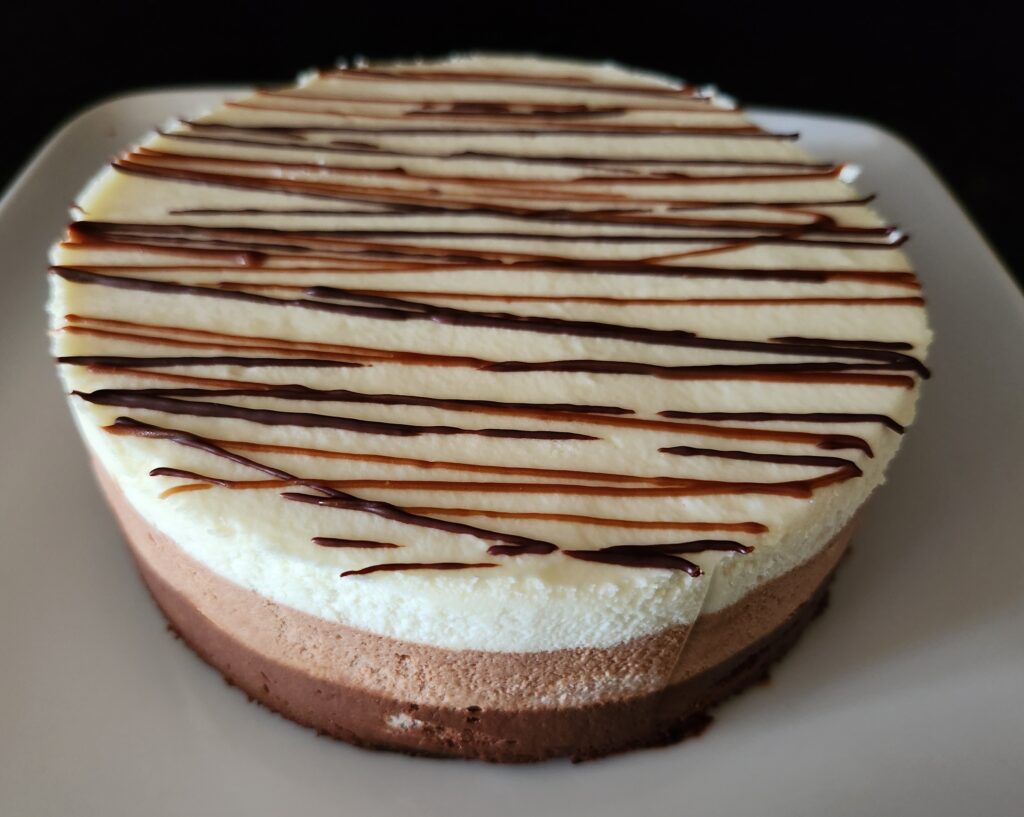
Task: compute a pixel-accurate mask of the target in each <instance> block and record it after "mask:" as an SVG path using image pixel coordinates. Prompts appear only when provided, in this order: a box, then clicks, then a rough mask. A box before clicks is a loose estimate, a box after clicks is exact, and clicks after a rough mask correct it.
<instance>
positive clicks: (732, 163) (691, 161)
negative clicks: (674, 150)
mask: <svg viewBox="0 0 1024 817" xmlns="http://www.w3.org/2000/svg"><path fill="white" fill-rule="evenodd" d="M211 127H215V126H211ZM159 133H160V136H161V137H162V138H164V139H179V140H187V141H192V142H206V143H210V144H222V145H239V146H243V147H256V148H280V149H282V150H293V151H311V152H317V153H336V154H339V155H343V156H353V157H360V158H366V157H368V156H371V157H375V158H377V157H379V158H397V159H425V160H428V161H438V162H445V161H460V160H473V161H497V162H514V163H522V164H534V165H538V164H539V165H553V166H556V167H565V166H569V167H579V166H583V167H590V166H593V167H608V166H612V167H620V166H621V167H625V168H629V167H634V166H637V165H639V166H642V167H643V166H650V167H701V166H705V165H714V166H722V167H779V168H809V169H814V170H823V169H825V168H830V167H834V163H832V162H814V161H807V162H804V161H778V160H773V159H723V158H717V159H716V158H710V157H706V158H685V159H657V158H644V157H636V156H598V155H587V156H570V155H562V156H550V155H530V154H525V153H497V152H487V151H481V150H460V151H455V152H452V153H429V152H425V151H415V150H411V149H403V150H398V149H396V148H391V147H389V148H381V147H375V146H374V145H373V143H371V142H363V143H349V144H348V146H345V145H339V144H326V143H318V144H315V145H311V144H307V143H305V142H301V141H286V140H284V139H277V140H267V139H255V138H245V139H242V138H233V137H230V136H217V135H212V134H211V133H210V132H209V131H208V130H207V131H205V132H202V133H191V132H189V131H160V132H159ZM869 200H870V197H861V198H857V199H849V200H847V201H841V202H833V203H834V204H840V205H841V204H847V203H850V204H866V203H867V202H868V201H869Z"/></svg>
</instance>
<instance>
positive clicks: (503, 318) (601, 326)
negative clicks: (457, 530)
mask: <svg viewBox="0 0 1024 817" xmlns="http://www.w3.org/2000/svg"><path fill="white" fill-rule="evenodd" d="M53 272H55V273H56V274H57V275H59V276H60V277H62V278H64V279H66V280H68V281H72V282H73V283H80V284H99V285H101V286H109V287H115V288H119V289H135V290H141V291H144V292H155V293H180V294H182V295H198V296H202V297H207V298H221V299H225V300H237V301H245V302H248V303H256V304H262V305H268V306H291V307H299V308H302V309H312V310H317V311H323V312H333V313H336V314H340V315H351V316H353V317H360V318H373V319H378V320H389V321H407V320H428V321H433V322H435V323H442V324H449V325H453V326H470V327H484V328H491V329H515V330H519V331H526V332H540V333H544V334H553V335H574V336H578V337H594V338H608V339H612V340H622V341H629V342H632V343H641V344H652V345H660V346H678V347H687V348H701V349H715V350H723V351H742V352H761V353H766V354H774V355H791V356H801V357H832V358H835V357H839V358H848V359H853V360H863V361H880V362H878V363H875V364H870V365H861V364H858V366H857V368H870V369H879V370H883V369H884V370H892V371H912V372H915V373H916V374H918V375H920V376H922V377H928V376H929V372H928V369H927V368H926V367H925V366H924V364H923V363H921V361H919V360H917V359H916V358H914V357H911V356H910V355H906V354H903V353H901V352H894V351H889V350H882V349H859V348H847V347H823V346H822V345H820V344H799V343H783V342H768V341H753V340H727V339H722V338H705V337H699V336H697V335H694V334H693V333H692V332H687V331H684V330H665V329H647V328H645V327H634V326H621V325H618V324H608V323H599V322H597V321H572V320H566V319H561V318H547V317H541V316H529V315H513V314H509V313H502V312H474V311H471V310H466V309H456V308H454V307H442V306H436V305H434V304H428V303H423V302H419V301H407V300H402V299H399V298H385V297H383V296H379V295H362V294H359V292H358V291H354V290H344V289H338V288H336V287H310V288H309V289H307V290H306V292H307V294H308V295H309V296H310V298H312V299H314V300H309V299H305V298H303V299H282V298H271V297H269V296H267V295H257V294H255V293H251V292H239V291H237V290H224V289H214V288H211V287H201V286H190V285H186V284H177V283H170V282H165V281H151V280H146V279H142V278H129V277H126V276H116V275H100V274H99V273H93V272H85V271H84V270H79V269H73V268H69V267H54V268H53ZM320 299H331V300H332V301H337V300H343V301H353V302H355V303H357V304H372V306H362V305H358V306H357V305H350V304H339V303H325V302H324V301H323V300H320ZM500 365H503V366H504V365H514V364H500ZM769 365H770V364H769ZM798 365H799V364H798ZM836 365H839V364H836ZM673 368H679V367H673ZM488 369H489V370H491V371H513V370H512V369H509V368H491V367H488ZM548 371H550V369H549V370H548ZM609 371H610V370H609ZM833 371H835V370H833Z"/></svg>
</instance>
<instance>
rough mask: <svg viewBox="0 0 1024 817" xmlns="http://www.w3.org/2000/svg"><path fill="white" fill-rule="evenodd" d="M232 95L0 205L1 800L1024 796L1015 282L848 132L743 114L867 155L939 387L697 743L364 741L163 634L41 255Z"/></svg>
mask: <svg viewBox="0 0 1024 817" xmlns="http://www.w3.org/2000/svg"><path fill="white" fill-rule="evenodd" d="M229 92H230V89H227V90H226V89H215V90H195V89H191V90H183V91H160V92H151V93H141V94H134V95H131V96H125V97H121V98H119V99H114V100H112V101H109V102H105V103H102V104H100V105H98V106H96V107H94V108H92V109H90V110H88V111H86V112H85V113H83V114H81V115H80V116H78V117H77V118H75V119H74V120H73V121H71V122H70V123H68V124H67V125H66V126H65V127H64V128H63V129H61V130H60V131H59V132H58V133H57V134H56V135H55V136H54V137H53V139H52V140H51V141H50V142H49V143H48V144H47V145H46V146H45V147H44V148H43V149H42V151H41V152H40V153H39V154H38V155H37V156H36V157H35V159H34V160H33V161H32V162H31V163H30V164H29V166H28V167H27V168H26V169H25V171H24V173H23V174H22V175H21V177H20V178H19V179H18V181H17V182H16V183H15V184H14V186H13V187H12V188H11V190H10V191H9V192H8V194H7V196H6V198H5V199H4V200H3V202H2V204H0V263H2V265H3V267H2V269H3V276H4V283H5V288H4V291H3V298H2V302H0V338H2V341H0V342H2V345H0V389H2V390H0V433H2V435H3V442H2V447H0V457H2V463H3V465H2V468H0V508H2V515H0V522H2V529H0V530H2V536H3V538H2V541H0V814H3V815H4V817H22V815H31V817H42V816H43V815H92V814H96V815H103V816H104V817H114V815H128V814H131V815H142V814H145V815H148V817H159V816H160V815H183V814H199V815H207V814H216V815H222V816H223V817H227V816H228V815H246V816H247V817H255V815H262V814H277V815H282V814H295V815H300V814H337V813H342V814H352V815H360V816H361V817H373V815H388V817H394V815H402V814H409V813H413V814H417V815H445V816H446V817H451V815H464V814H465V815H469V814H484V815H495V816H496V817H497V816H499V815H506V814H507V815H516V817H521V816H522V815H524V814H526V815H544V816H545V817H546V815H553V814H563V815H576V814H579V815H587V817H602V816H603V815H615V817H622V815H623V814H625V815H628V817H632V815H641V814H642V815H673V817H678V815H681V814H685V815H688V816H690V815H692V816H693V817H697V815H711V814H720V815H728V817H736V815H739V814H747V813H756V814H758V815H759V816H760V817H774V816H775V815H785V817H795V815H803V814H807V815H815V817H823V816H824V815H828V816H829V817H840V815H847V814H849V815H853V814H857V815H864V814H885V815H897V814H898V815H901V817H912V815H927V817H942V815H956V817H963V815H967V814H985V815H1011V814H1015V815H1020V814H1021V813H1022V811H1021V809H1022V808H1024V805H1022V803H1024V702H1022V698H1021V693H1022V691H1024V522H1022V518H1024V517H1022V508H1021V505H1022V503H1024V299H1022V298H1021V295H1020V293H1019V292H1018V291H1017V290H1016V288H1015V287H1014V285H1013V282H1012V281H1011V279H1010V278H1009V276H1008V275H1007V273H1006V271H1005V270H1004V269H1003V268H1002V267H1001V266H1000V264H999V262H998V261H997V259H996V258H995V257H994V256H993V254H992V252H991V250H990V249H989V248H988V247H987V246H986V244H985V243H984V241H983V239H982V238H981V237H980V236H979V234H978V232H977V231H976V230H975V229H974V227H973V226H972V225H971V223H970V221H969V220H968V219H967V217H966V216H965V215H964V213H963V211H962V210H961V209H960V208H959V207H958V206H957V204H956V203H955V202H954V200H953V199H952V198H951V196H950V194H949V193H948V192H947V191H946V189H945V188H944V187H943V186H942V184H941V182H940V181H939V180H938V179H937V178H936V177H935V175H934V174H933V173H932V172H931V171H930V170H929V168H928V167H927V166H926V165H925V164H924V163H923V162H922V161H921V159H920V158H918V157H917V156H916V155H915V154H914V152H913V151H912V150H911V149H910V148H909V147H908V146H907V145H905V144H904V143H903V142H901V141H900V140H899V139H897V138H895V137H893V136H892V135H891V134H888V133H886V132H884V131H882V130H879V129H878V128H876V127H874V126H872V125H869V124H865V123H863V122H857V121H853V120H847V119H837V118H832V117H822V116H811V115H806V114H795V113H781V112H761V113H758V114H757V118H758V120H759V121H761V122H763V123H764V124H766V125H767V126H769V127H772V128H774V129H777V130H786V131H789V130H798V131H800V132H802V133H803V134H804V137H805V143H806V145H807V146H808V147H809V148H810V149H811V150H812V151H814V152H815V153H817V154H818V155H819V156H821V157H822V158H824V159H842V160H849V161H853V162H856V163H857V164H859V165H860V166H861V167H862V168H863V169H864V175H863V177H862V179H861V182H860V187H861V189H863V190H865V191H871V190H874V191H878V192H879V194H880V198H879V201H878V206H879V208H880V209H881V210H882V211H883V212H884V213H885V214H886V215H887V216H888V217H889V218H890V219H892V220H893V221H895V222H897V223H899V224H901V225H902V226H903V227H905V228H906V229H907V230H908V231H909V232H910V234H911V235H912V237H913V240H912V241H911V243H910V244H909V252H910V254H911V256H912V257H913V260H914V262H915V264H916V266H917V268H918V270H919V271H920V275H921V277H922V279H923V280H924V282H925V286H926V290H927V292H926V294H927V297H928V302H929V307H930V310H931V317H932V321H933V322H934V326H935V329H936V333H937V338H938V339H937V341H936V343H935V346H934V352H933V356H932V358H931V360H930V361H929V363H930V364H931V365H932V366H933V368H934V372H935V377H934V379H933V380H932V381H930V382H929V383H928V385H927V386H926V387H925V395H924V400H923V404H922V407H921V415H920V419H919V421H918V423H917V425H915V427H914V428H913V429H912V430H911V432H910V433H909V434H908V438H907V441H906V446H905V449H904V450H903V452H902V453H901V455H900V456H899V457H898V458H897V462H896V463H895V467H894V468H893V469H892V472H891V475H890V480H889V484H888V485H887V486H886V487H885V488H884V489H883V490H882V491H881V492H880V493H879V496H878V497H877V498H876V499H875V500H874V501H873V502H872V503H871V506H870V509H869V511H868V513H867V518H866V521H865V524H864V526H863V528H862V530H861V533H860V535H859V537H858V541H857V545H856V547H855V550H854V552H853V556H852V558H851V559H850V560H849V561H848V563H847V565H846V566H845V568H844V569H843V571H842V573H841V575H840V578H839V581H838V583H837V584H836V587H835V591H834V593H833V601H832V607H831V609H830V610H829V612H828V613H827V615H825V616H824V618H822V619H821V621H820V622H818V623H817V624H815V625H814V626H813V627H812V628H811V630H810V631H809V632H808V634H807V635H806V637H805V638H804V640H803V641H802V642H801V644H800V645H799V647H798V648H797V649H796V650H795V652H794V653H793V655H792V656H791V657H790V658H789V659H788V660H786V661H785V662H783V663H782V664H781V665H780V666H779V667H778V668H777V669H776V671H775V673H774V676H773V681H772V683H771V684H770V685H768V686H766V687H761V688H758V689H754V690H752V691H750V692H748V693H747V694H745V695H743V696H741V697H740V698H739V699H737V700H736V701H734V702H732V703H730V704H728V705H727V706H726V707H724V709H722V710H721V711H720V713H719V716H718V718H717V723H716V724H715V725H714V726H713V728H712V729H711V730H710V731H709V732H708V733H707V734H705V735H704V736H703V737H701V738H699V739H696V740H691V741H687V742H685V743H683V744H681V745H679V746H675V747H671V748H667V749H657V750H650V751H643V752H636V753H633V754H629V755H625V756H621V757H614V758H609V759H606V760H603V761H598V762H593V763H587V764H583V765H580V766H570V765H569V764H567V763H563V762H553V763H547V764H543V765H540V766H534V767H494V766H488V765H484V764H479V763H464V762H456V761H435V760H427V759H417V758H408V757H402V756H398V755H390V754H381V753H374V752H367V751H363V750H359V749H354V748H352V747H350V746H348V745H345V744H342V743H336V742H333V741H330V740H326V739H320V738H317V737H315V736H314V734H313V733H312V732H311V731H308V730H306V729H302V728H300V727H298V726H294V725H293V724H291V723H289V722H287V721H285V720H284V719H282V718H280V717H278V716H276V715H273V714H270V713H269V712H267V711H266V710H264V709H261V708H258V707H256V706H254V705H252V704H250V703H249V702H247V701H246V699H245V697H244V696H243V695H242V694H241V693H239V692H238V691H237V690H234V689H230V688H228V687H227V686H225V684H224V683H223V682H222V681H221V679H220V677H219V676H218V675H217V674H216V673H215V672H214V671H213V670H211V669H209V668H208V667H206V666H205V665H204V664H202V663H201V662H200V661H199V660H198V659H197V658H196V657H195V656H193V655H192V654H191V653H190V652H189V651H188V650H187V649H186V648H185V647H184V646H182V645H181V644H180V643H179V642H177V641H175V640H174V639H172V638H171V637H170V636H169V635H168V634H167V633H165V632H164V624H163V621H162V620H161V618H160V616H159V615H158V613H157V611H156V609H155V607H154V606H153V604H152V603H151V602H150V601H149V599H148V598H147V596H146V593H145V591H144V590H143V587H142V584H141V582H140V581H139V580H138V579H137V577H136V576H135V572H134V569H133V567H132V565H131V562H130V560H129V557H128V554H127V551H126V549H125V547H124V546H123V545H122V543H121V541H120V539H121V537H120V535H119V533H118V531H117V529H116V527H115V525H114V520H113V518H112V517H111V515H110V514H109V513H108V511H107V509H106V507H105V506H104V504H103V501H102V500H101V499H100V496H99V492H98V491H97V489H96V487H95V486H94V484H93V480H92V476H91V474H90V473H89V471H88V467H87V462H86V456H85V453H84V451H83V449H82V446H81V444H80V443H79V441H78V439H77V437H76V434H75V431H74V429H73V427H72V423H71V420H70V417H69V416H68V412H67V409H66V408H65V406H64V401H63V398H62V396H61V394H60V391H59V388H58V385H57V379H56V377H55V375H54V372H53V364H52V362H51V361H50V359H49V355H48V352H47V338H46V325H45V317H44V314H43V303H44V299H45V291H46V274H45V270H46V251H47V248H48V246H49V244H50V243H51V242H52V241H53V240H54V239H55V238H57V237H58V236H59V235H60V234H61V232H62V230H63V227H64V224H65V222H66V221H67V207H68V205H69V204H70V202H71V201H72V199H73V197H74V196H75V194H76V193H77V191H78V190H79V189H80V188H81V187H82V185H83V184H84V183H85V182H86V180H87V179H88V178H89V177H90V176H92V175H93V173H95V172H96V170H97V169H98V168H99V167H100V166H101V165H102V163H103V162H104V161H106V160H108V159H109V158H110V157H111V156H112V155H113V154H114V153H115V152H116V151H118V150H119V149H122V148H124V147H126V146H127V145H129V144H130V143H132V141H133V140H135V139H137V138H138V137H140V136H141V135H142V134H143V133H144V132H145V131H147V130H148V129H150V128H152V127H153V126H154V125H155V124H157V123H160V122H161V121H163V120H165V119H166V118H168V117H171V116H174V115H186V114H189V113H194V112H196V111H197V110H200V109H203V108H205V107H208V106H210V105H212V104H214V103H216V102H217V101H219V100H220V99H222V98H223V97H224V96H225V95H226V94H228V93H229ZM755 113H757V112H755ZM979 149H982V147H981V146H980V145H979Z"/></svg>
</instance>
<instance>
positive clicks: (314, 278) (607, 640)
mask: <svg viewBox="0 0 1024 817" xmlns="http://www.w3.org/2000/svg"><path fill="white" fill-rule="evenodd" d="M833 158H835V157H833ZM853 175H854V174H853V169H852V168H850V167H847V166H845V165H842V164H836V163H833V162H831V161H828V162H825V161H821V160H819V159H815V158H812V157H810V156H808V155H807V154H806V153H805V152H804V151H803V150H802V149H801V148H800V147H799V146H798V144H797V137H796V134H791V133H772V132H768V131H766V130H764V129H762V128H761V127H759V126H758V125H756V124H754V123H753V122H751V121H750V120H749V119H747V118H746V117H745V116H744V114H743V113H742V112H741V111H740V110H739V109H738V108H737V107H736V106H735V105H734V104H733V103H732V102H731V101H729V100H728V99H726V98H724V97H722V96H720V95H718V94H717V93H715V92H714V91H713V90H712V89H709V88H700V87H694V86H691V85H687V84H684V83H678V82H674V81H671V80H667V79H665V78H663V77H659V76H653V75H650V74H645V73H640V72H634V71H627V70H624V69H622V68H619V67H616V66H612V65H596V64H584V63H577V62H569V61H562V60H549V59H539V58H533V57H530V58H526V57H521V58H511V57H496V56H479V55H473V56H465V57H456V58H451V59H447V60H442V61H436V62H405V63H394V64H380V65H378V64H358V65H355V66H352V67H339V68H335V69H329V70H321V71H317V72H315V73H310V74H308V75H306V76H303V77H302V78H301V79H300V81H299V82H298V84H297V85H295V86H294V87H290V88H286V89H274V90H259V91H256V92H254V93H251V94H249V95H247V96H244V97H242V98H240V99H237V100H234V101H230V102H227V103H225V104H224V105H223V106H221V107H220V108H218V109H217V110H214V111H212V112H210V113H207V114H205V115H203V116H199V117H197V118H195V119H190V120H183V121H176V122H173V123H170V124H168V125H166V126H165V127H164V129H162V130H160V131H159V132H157V133H155V134H153V135H151V136H150V137H149V138H147V139H146V140H145V142H144V143H143V144H142V145H140V146H139V147H136V148H134V149H132V150H130V151H129V152H127V153H125V154H123V155H121V156H120V157H118V158H117V159H116V160H115V161H113V162H112V164H111V166H110V167H108V168H106V169H105V170H104V171H103V172H102V173H101V174H100V175H99V176H97V177H96V179H95V180H94V181H93V182H92V183H91V184H90V185H89V186H88V187H87V188H86V189H85V190H84V191H83V192H82V194H81V195H80V197H79V198H78V200H77V202H76V204H75V212H74V218H75V219H76V220H75V221H74V222H73V223H72V224H71V225H70V227H69V228H68V232H67V235H66V237H65V239H64V240H63V241H62V242H61V243H60V244H58V245H57V246H56V247H55V248H54V250H53V253H52V262H53V267H52V270H51V276H50V281H51V296H50V305H49V308H50V315H51V319H52V328H53V338H54V340H53V344H54V354H55V356H56V358H57V360H58V363H59V370H60V373H61V377H62V379H63V382H64V384H65V385H66V387H67V390H68V393H69V399H70V403H71V407H72V411H73V414H74V417H75V420H76V422H77V423H78V426H79V428H80V430H81V433H82V436H83V438H84V440H85V443H86V446H87V447H88V450H89V452H90V453H91V455H92V458H93V462H94V465H95V469H96V472H97V475H98V477H99V479H100V482H101V484H102V485H103V487H104V490H105V492H106V495H107V497H108V499H109V501H110V504H111V506H112V507H113V509H114V511H115V513H116V514H117V517H118V519H119V520H120V522H121V525H122V527H123V529H124V532H125V534H126V537H127V539H128V542H129V544H130V546H131V550H132V553H133V555H134V558H135V560H136V562H137V564H138V566H139V570H140V572H141V574H142V577H143V579H144V580H145V582H146V584H147V586H148V587H149V589H150V591H151V592H152V595H153V597H154V598H155V600H156V602H157V604H158V605H159V606H160V608H161V610H162V611H163V612H164V614H165V615H166V617H167V619H168V621H169V622H170V624H171V626H172V627H173V628H174V630H175V631H176V632H177V633H178V634H180V636H181V637H182V638H183V639H184V640H185V641H186V642H187V643H188V644H189V645H190V646H191V647H192V648H193V649H194V650H195V651H196V652H197V653H198V654H199V655H200V656H201V657H202V658H203V659H205V660H206V661H207V662H209V663H210V664H212V665H213V666H214V667H216V668H217V669H218V670H219V671H220V672H222V673H223V674H224V676H225V677H226V678H227V679H228V680H229V681H231V682H232V683H233V684H236V685H237V686H239V687H241V688H242V689H243V690H244V691H245V692H246V693H248V694H249V695H250V696H251V697H252V698H255V699H256V700H258V701H260V702H262V703H264V704H266V705H267V706H268V707H270V708H271V709H274V710H276V711H278V712H280V713H282V714H283V715H285V716H286V717H288V718H291V719H293V720H295V721H297V722H299V723H302V724H306V725H308V726H311V727H314V728H315V729H317V730H318V731H320V732H323V733H326V734H329V735H332V736H335V737H338V738H341V739H343V740H347V741H350V742H352V743H356V744H359V745H365V746H372V747H379V748H387V749H393V750H399V751H405V752H413V753H421V754H430V755H445V756H460V757H470V758H482V759H485V760H491V761H505V762H518V761H533V760H541V759H544V758H549V757H557V756H569V757H573V758H577V759H579V758H590V757H598V756H601V755H605V754H608V753H611V752H617V751H621V750H625V749H630V748H634V747H640V746H647V745H653V744H658V743H664V742H667V741H671V740H675V739H678V738H680V737H685V736H686V735H687V734H691V733H693V732H696V731H698V730H700V729H701V728H703V726H704V725H705V724H706V722H707V720H708V716H707V711H708V710H709V708H711V707H713V706H714V705H715V704H716V703H718V702H719V701H721V700H723V699H724V698H726V697H728V696H730V695H732V694H733V693H735V692H737V691H739V690H741V689H742V688H744V687H745V686H748V685H749V684H751V683H753V682H755V681H757V680H759V679H761V678H762V677H764V675H765V673H766V671H767V668H768V667H769V665H770V664H771V663H772V662H773V661H774V660H775V659H777V658H778V657H779V656H780V655H782V654H783V653H784V652H785V651H786V650H787V648H788V647H789V646H790V645H791V644H792V643H793V642H794V640H795V639H796V638H797V637H798V636H799V634H800V633H801V632H802V630H803V629H804V627H805V626H806V625H807V624H808V622H809V621H810V620H811V619H812V618H813V617H814V616H815V614H816V613H818V612H819V611H820V609H821V608H822V606H823V604H824V602H825V600H826V594H827V590H828V585H829V582H830V580H831V578H832V576H833V574H834V572H835V569H836V566H837V564H838V563H839V562H840V560H841V558H842V556H843V554H844V552H845V550H846V548H847V545H848V542H849V540H850V536H851V532H852V530H853V527H854V524H855V519H856V516H857V512H858V510H859V509H860V508H861V506H862V505H863V504H864V502H865V500H866V499H867V498H868V496H869V495H870V494H871V492H872V491H873V490H874V489H875V488H876V487H877V486H878V485H879V484H880V483H881V482H882V481H883V478H884V473H885V469H886V466H887V464H888V463H889V461H890V460H891V458H892V457H893V455H894V454H895V452H896V450H897V448H898V446H899V443H900V439H901V435H902V434H903V432H904V430H905V427H906V426H907V425H908V423H910V421H911V420H912V418H913V414H914V406H915V401H916V398H917V395H918V389H919V384H920V381H921V380H922V379H923V378H925V377H927V369H926V368H925V366H924V364H923V360H924V356H925V352H926V349H927V346H928V343H929V340H930V332H929V329H928V325H927V320H926V316H925V311H924V308H923V300H922V298H921V291H920V290H921V288H920V284H919V283H918V280H917V278H916V277H915V275H914V272H913V271H912V269H911V267H910V264H909V262H908V260H907V258H906V256H905V255H904V254H903V252H902V251H901V249H900V245H901V244H902V243H903V240H904V236H903V235H902V234H901V233H900V232H899V231H898V230H897V229H896V228H894V227H893V226H891V225H890V224H888V223H887V222H885V221H884V220H883V219H882V218H881V217H880V216H879V215H878V214H876V213H875V212H873V211H872V210H871V209H870V208H869V207H868V202H869V201H870V197H865V196H862V195H860V194H858V193H857V192H856V191H855V190H854V189H853V188H852V187H851V186H850V184H849V182H850V180H851V178H852V176H853Z"/></svg>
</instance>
